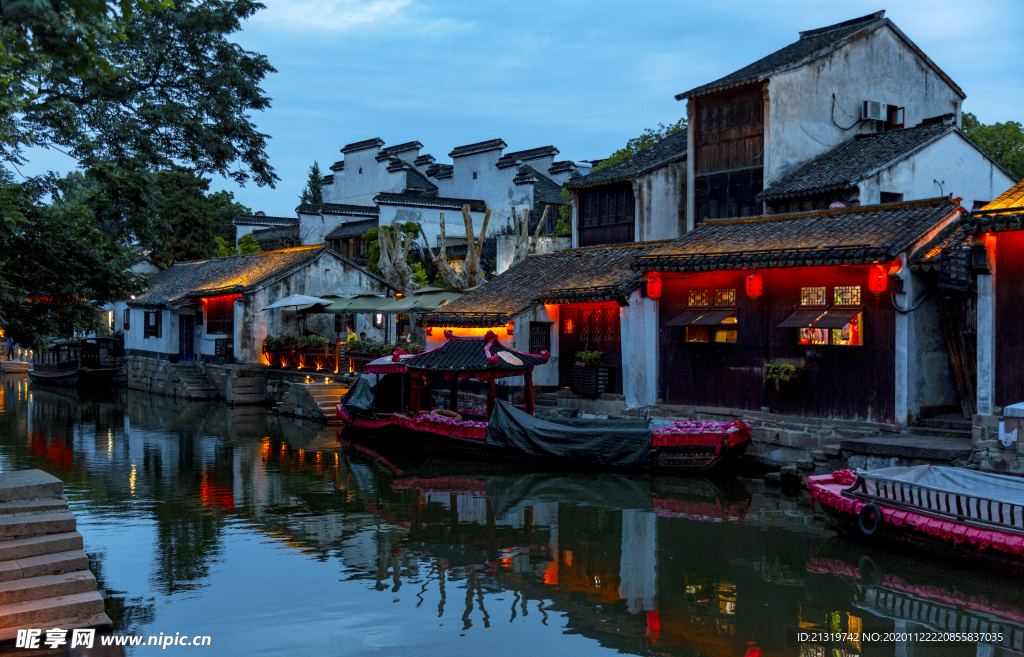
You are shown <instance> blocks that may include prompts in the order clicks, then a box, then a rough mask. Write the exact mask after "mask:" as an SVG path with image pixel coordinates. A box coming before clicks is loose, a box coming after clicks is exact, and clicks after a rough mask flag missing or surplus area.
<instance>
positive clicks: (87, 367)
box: [29, 338, 124, 389]
mask: <svg viewBox="0 0 1024 657" xmlns="http://www.w3.org/2000/svg"><path fill="white" fill-rule="evenodd" d="M123 353H124V349H123V348H122V346H121V342H120V341H119V340H117V339H115V338H82V340H81V341H79V340H58V341H56V342H52V343H50V344H48V345H47V346H46V347H45V348H44V349H40V350H38V351H36V352H35V353H34V354H33V357H32V369H31V371H29V378H31V379H32V380H33V381H36V382H38V383H48V384H51V385H60V386H77V387H79V388H89V389H96V388H104V387H110V385H111V383H112V382H113V379H114V376H115V375H116V374H117V373H118V372H119V371H120V370H121V358H120V357H121V356H123Z"/></svg>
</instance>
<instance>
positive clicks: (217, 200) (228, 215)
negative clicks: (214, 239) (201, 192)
mask: <svg viewBox="0 0 1024 657" xmlns="http://www.w3.org/2000/svg"><path fill="white" fill-rule="evenodd" d="M207 198H208V199H209V200H210V204H211V206H212V211H213V234H214V235H218V236H220V237H223V238H224V240H225V241H227V242H234V241H235V224H234V221H235V218H236V217H238V216H240V215H243V214H252V210H251V209H250V208H248V207H246V206H244V205H242V204H241V203H238V202H237V201H235V195H234V193H232V192H229V191H226V190H221V191H219V192H214V193H213V194H209V195H208V196H207Z"/></svg>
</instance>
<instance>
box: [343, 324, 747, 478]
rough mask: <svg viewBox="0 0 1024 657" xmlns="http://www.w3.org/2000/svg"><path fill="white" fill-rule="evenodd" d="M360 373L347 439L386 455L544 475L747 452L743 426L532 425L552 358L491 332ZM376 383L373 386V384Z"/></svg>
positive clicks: (701, 460)
mask: <svg viewBox="0 0 1024 657" xmlns="http://www.w3.org/2000/svg"><path fill="white" fill-rule="evenodd" d="M446 338H447V339H446V340H445V342H444V343H443V344H442V345H441V346H439V347H437V348H435V349H432V350H430V351H426V352H423V353H422V354H417V355H415V356H413V355H409V354H404V353H400V352H398V351H396V352H395V354H394V355H392V356H390V357H385V358H382V359H378V360H376V361H373V362H371V363H369V364H368V365H367V366H366V375H364V376H361V377H360V378H359V379H358V380H357V382H356V384H355V385H354V386H353V387H352V389H351V390H350V391H349V392H348V394H347V395H346V396H345V397H344V398H342V400H341V402H340V403H339V404H338V407H337V411H338V416H339V417H341V418H342V420H344V421H345V422H346V424H347V425H348V427H349V429H350V433H352V434H357V435H359V436H362V437H363V438H364V439H365V440H369V441H371V442H375V443H376V444H377V445H378V446H379V447H380V448H381V450H382V453H383V452H385V451H392V452H393V451H394V450H400V451H403V452H409V451H415V450H423V451H425V452H426V453H428V454H435V455H440V456H444V457H447V458H458V459H472V460H496V461H502V462H524V463H533V464H543V465H544V466H545V467H561V468H565V467H572V468H580V467H583V468H598V469H608V468H614V469H634V470H649V469H652V468H655V469H665V470H671V471H679V472H687V471H689V472H708V471H711V470H714V469H718V468H721V467H723V466H725V465H726V464H728V463H730V462H732V461H733V460H735V458H736V457H738V456H739V455H740V454H742V452H743V451H744V450H745V449H746V447H747V446H748V445H749V444H750V428H749V427H748V426H747V425H746V424H744V423H742V422H735V423H721V422H689V421H677V422H669V423H665V424H666V426H663V427H660V428H658V429H656V430H652V429H651V427H650V426H649V424H648V422H647V421H645V420H641V419H636V420H630V419H627V420H607V419H599V420H581V419H563V418H551V419H541V418H537V417H536V416H535V415H534V413H533V410H534V409H533V382H532V370H533V368H534V367H535V366H537V365H541V364H543V363H545V362H547V360H548V357H549V356H548V354H546V353H541V354H529V353H523V352H518V351H514V350H512V349H509V348H508V347H506V346H504V345H502V344H501V342H500V341H499V340H498V338H497V337H496V336H495V335H494V333H493V332H488V334H487V335H485V336H483V337H456V336H454V335H451V334H450V333H446ZM371 375H373V376H377V377H378V380H377V381H376V383H371V380H370V378H369V377H370V376H371Z"/></svg>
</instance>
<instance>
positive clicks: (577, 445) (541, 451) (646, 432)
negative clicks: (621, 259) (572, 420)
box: [485, 400, 652, 466]
mask: <svg viewBox="0 0 1024 657" xmlns="http://www.w3.org/2000/svg"><path fill="white" fill-rule="evenodd" d="M651 438H652V434H651V430H650V429H649V428H647V427H628V426H601V425H598V426H594V427H588V428H580V427H569V426H565V425H562V424H555V423H554V422H547V421H546V420H540V419H537V418H535V417H534V416H532V415H530V414H528V413H525V412H523V411H521V410H519V409H518V408H515V407H514V406H511V405H509V404H507V403H505V402H503V401H500V400H498V401H497V403H495V405H494V410H493V412H492V413H491V417H490V420H489V421H488V423H487V438H486V441H485V442H486V443H487V444H488V445H494V446H496V447H504V448H506V449H512V450H515V451H518V452H522V453H524V454H530V455H532V456H546V457H551V458H552V459H560V460H569V461H573V462H576V463H593V464H598V465H604V466H609V465H611V466H643V465H646V464H647V462H648V460H649V459H650V452H651Z"/></svg>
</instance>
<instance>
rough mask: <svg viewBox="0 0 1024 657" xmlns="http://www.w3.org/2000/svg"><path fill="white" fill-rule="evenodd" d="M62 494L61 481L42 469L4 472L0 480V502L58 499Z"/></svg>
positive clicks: (62, 486)
mask: <svg viewBox="0 0 1024 657" xmlns="http://www.w3.org/2000/svg"><path fill="white" fill-rule="evenodd" d="M63 495H64V484H63V482H61V480H60V479H57V478H56V477H54V476H53V475H48V474H46V473H45V472H43V471H42V470H17V471H15V472H5V473H3V475H2V481H0V502H12V501H14V500H38V499H59V498H61V497H62V496H63Z"/></svg>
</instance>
